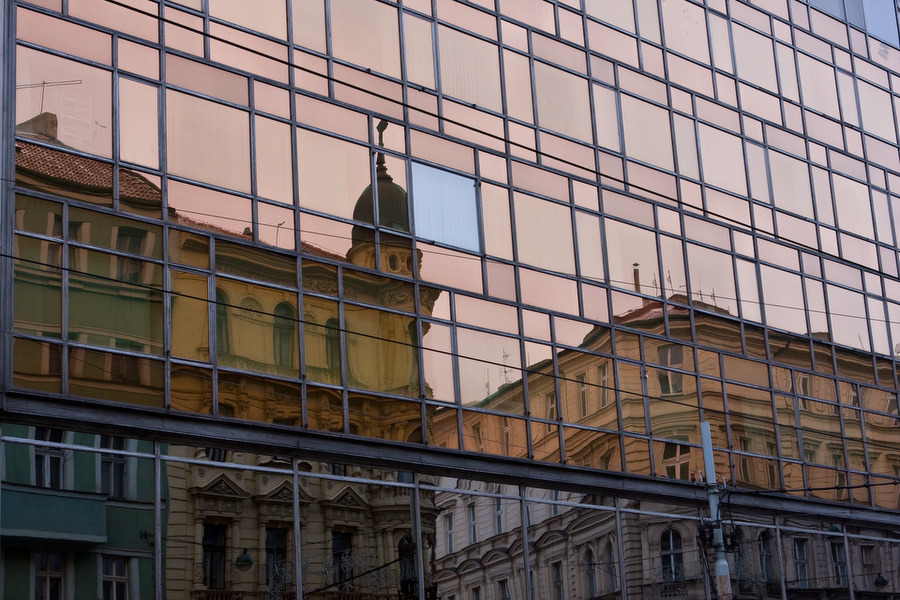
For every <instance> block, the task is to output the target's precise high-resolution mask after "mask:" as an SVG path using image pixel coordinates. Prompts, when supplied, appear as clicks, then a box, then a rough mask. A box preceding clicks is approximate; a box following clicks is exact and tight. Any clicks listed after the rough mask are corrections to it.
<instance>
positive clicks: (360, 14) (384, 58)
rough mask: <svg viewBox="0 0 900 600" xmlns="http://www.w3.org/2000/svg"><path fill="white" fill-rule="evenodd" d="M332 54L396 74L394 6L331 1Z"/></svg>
mask: <svg viewBox="0 0 900 600" xmlns="http://www.w3.org/2000/svg"><path fill="white" fill-rule="evenodd" d="M331 43H332V50H333V52H334V56H335V57H336V58H340V59H342V60H346V61H348V62H351V63H353V64H356V65H360V66H361V67H367V68H370V69H372V70H373V71H377V72H379V73H384V74H385V75H390V76H391V77H400V26H399V24H398V22H397V9H396V8H394V7H392V6H388V5H387V4H382V3H380V2H352V1H349V0H339V1H338V2H332V3H331Z"/></svg>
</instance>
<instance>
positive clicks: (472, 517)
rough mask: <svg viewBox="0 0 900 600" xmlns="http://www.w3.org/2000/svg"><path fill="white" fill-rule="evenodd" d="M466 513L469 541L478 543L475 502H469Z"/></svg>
mask: <svg viewBox="0 0 900 600" xmlns="http://www.w3.org/2000/svg"><path fill="white" fill-rule="evenodd" d="M466 514H467V515H468V521H469V543H470V544H477V543H478V516H477V513H476V512H475V503H474V502H473V503H472V504H469V505H468V506H467V507H466Z"/></svg>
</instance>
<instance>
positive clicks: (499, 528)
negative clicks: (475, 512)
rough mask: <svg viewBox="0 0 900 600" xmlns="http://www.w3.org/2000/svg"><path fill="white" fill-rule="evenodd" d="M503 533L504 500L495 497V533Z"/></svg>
mask: <svg viewBox="0 0 900 600" xmlns="http://www.w3.org/2000/svg"><path fill="white" fill-rule="evenodd" d="M500 533H503V500H502V499H501V498H494V535H497V534H500Z"/></svg>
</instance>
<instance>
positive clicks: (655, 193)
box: [7, 0, 893, 428]
mask: <svg viewBox="0 0 900 600" xmlns="http://www.w3.org/2000/svg"><path fill="white" fill-rule="evenodd" d="M108 1H109V2H110V3H111V4H114V5H118V6H120V7H122V8H126V9H128V10H132V11H135V12H139V13H141V14H144V15H147V16H151V17H153V18H155V19H159V20H160V21H161V22H164V23H166V24H170V25H173V26H176V27H181V28H184V29H187V30H189V31H192V32H194V33H197V34H199V35H203V36H204V37H206V38H208V39H211V40H215V41H218V42H222V43H224V44H228V45H232V46H235V47H239V48H241V49H242V50H244V51H247V52H250V53H254V54H258V55H259V56H262V57H264V58H266V59H267V60H272V61H276V62H279V63H281V64H284V65H287V66H290V67H293V68H296V69H298V70H300V71H303V72H306V73H308V74H312V75H315V76H318V77H323V78H325V79H327V80H328V81H329V82H332V83H340V84H341V85H343V86H345V87H348V88H351V89H355V90H356V91H360V92H364V93H366V94H368V95H370V96H373V97H376V98H379V99H381V100H385V101H389V102H392V103H395V104H400V105H401V106H402V107H404V108H407V109H408V110H414V111H419V112H421V113H423V114H426V115H428V116H432V117H435V118H438V119H441V120H442V121H443V122H445V123H449V124H453V125H456V126H458V127H462V128H464V129H467V130H471V131H474V132H477V133H479V134H481V135H486V136H488V137H493V138H494V139H496V140H497V141H501V142H503V143H506V144H509V145H510V146H515V147H520V148H522V149H526V150H528V151H530V152H535V153H536V154H539V155H541V156H544V157H546V158H551V159H553V160H556V161H558V162H560V163H563V164H567V165H569V166H572V167H576V168H578V169H579V170H586V171H592V172H594V173H595V175H597V176H598V177H604V178H606V179H607V180H611V181H615V182H617V183H620V184H622V185H624V186H626V187H627V188H630V189H635V190H640V191H642V192H646V193H648V194H650V195H652V196H657V197H662V198H665V199H667V200H669V201H673V202H676V203H678V204H680V205H682V206H683V207H689V208H696V209H699V210H700V211H701V213H702V214H707V215H712V216H714V217H716V218H720V219H723V220H725V221H728V222H731V223H733V224H735V225H738V226H745V225H746V224H745V223H743V222H741V221H738V220H735V219H733V218H731V217H728V216H727V215H723V214H720V213H716V212H714V211H709V210H704V209H702V208H699V207H694V206H692V205H690V204H686V203H682V202H680V201H679V200H678V199H677V198H671V197H668V196H666V195H665V194H661V193H659V192H658V191H655V190H652V189H649V188H644V187H642V186H639V185H637V184H634V183H629V182H627V181H626V180H621V179H617V178H614V177H610V176H608V175H603V174H601V173H599V172H596V171H594V170H593V169H587V168H585V167H584V166H583V165H580V164H577V163H574V162H571V161H567V160H566V159H563V158H560V157H558V156H554V155H552V154H549V153H546V152H542V151H538V150H536V149H531V148H528V147H527V146H525V145H522V144H518V143H516V142H514V141H512V140H507V139H506V138H504V137H502V136H496V135H493V134H490V133H487V132H484V131H481V130H477V129H476V128H474V127H472V126H471V125H468V124H466V123H463V122H459V121H455V120H452V119H448V118H445V117H441V116H440V114H438V113H430V112H428V111H424V110H422V109H419V108H417V107H415V106H412V105H409V104H406V103H404V102H402V101H397V100H396V99H394V98H390V97H388V96H383V95H379V94H376V93H373V92H372V91H371V90H368V89H366V88H363V87H360V86H356V85H354V84H351V83H348V82H344V81H341V80H339V79H337V78H334V77H331V76H328V75H323V74H321V73H318V72H316V71H314V70H312V69H308V68H306V67H302V66H299V65H295V64H293V63H292V62H291V61H289V60H284V59H279V58H277V57H273V56H271V55H268V54H266V53H264V52H261V51H257V50H254V49H252V48H245V47H242V46H240V45H239V44H237V43H236V42H232V41H231V40H227V39H225V38H222V37H219V36H216V35H214V34H210V33H206V32H204V31H201V30H198V29H194V28H192V27H189V26H186V25H184V24H182V23H178V22H175V21H172V20H170V19H167V18H164V17H160V16H159V15H156V14H153V13H151V12H146V11H142V10H140V9H137V8H135V7H133V6H130V5H127V4H124V3H121V2H117V1H116V0H108ZM410 87H412V88H417V86H415V85H410ZM421 89H423V90H424V89H425V88H421ZM466 143H471V142H466ZM691 212H693V211H689V210H686V214H688V213H691ZM744 231H748V232H750V233H752V232H753V230H752V229H750V230H744ZM323 235H328V234H323ZM774 238H775V236H774V235H773V239H774ZM790 243H792V244H795V245H797V246H799V247H803V248H808V249H811V250H814V251H815V252H816V253H817V254H819V255H823V256H830V257H833V258H837V259H839V260H843V261H845V262H848V263H851V264H858V263H854V262H853V261H852V260H848V259H845V258H843V257H839V256H836V255H833V254H830V253H828V252H823V251H820V250H819V249H817V248H814V247H812V246H809V245H806V244H803V243H802V242H798V241H795V240H790ZM7 258H15V257H8V256H7ZM472 258H473V260H479V259H478V258H475V257H472ZM16 260H25V259H21V258H16ZM858 266H860V267H862V268H864V269H865V268H866V267H865V265H861V264H860V265H858ZM882 275H884V274H883V273H882ZM116 281H117V282H118V283H121V282H119V281H118V280H116ZM156 291H162V290H156ZM164 293H168V294H172V293H173V292H164ZM197 299H199V300H203V301H207V302H209V300H208V299H205V298H197ZM733 300H735V301H739V300H738V299H736V298H735V299H733ZM745 302H746V301H745ZM232 308H237V309H241V310H247V309H246V308H244V307H232ZM785 308H790V309H793V310H798V311H802V310H804V309H803V308H798V307H791V306H787V307H785ZM832 314H835V313H832ZM270 316H273V317H275V318H283V317H279V316H278V315H270ZM846 316H849V317H856V315H846ZM860 318H863V319H864V318H865V317H864V316H863V317H860ZM870 320H872V321H880V320H878V319H870ZM301 322H302V321H301ZM884 322H888V323H890V321H887V320H885V321H884ZM891 324H892V325H893V323H891ZM342 331H345V330H342ZM355 335H365V334H355ZM387 341H389V340H387ZM395 343H396V342H395ZM463 358H465V357H463ZM473 360H478V359H473ZM480 362H486V361H480ZM487 362H489V361H487ZM493 365H494V366H501V367H508V365H505V364H500V363H493ZM523 373H529V374H539V375H542V374H543V373H540V372H531V371H528V370H527V369H523ZM560 379H562V378H560ZM567 381H569V380H567ZM579 383H580V382H579ZM585 383H588V385H592V386H595V387H602V386H597V384H591V383H590V382H585ZM605 389H612V390H614V389H615V388H611V387H607V388H605ZM653 399H655V400H660V401H665V402H672V400H671V399H667V398H653ZM691 407H692V408H696V407H695V406H692V405H691ZM704 410H711V409H706V408H704ZM745 418H746V417H745ZM769 424H772V422H769ZM779 426H780V427H785V426H784V425H780V424H779ZM795 428H797V427H795Z"/></svg>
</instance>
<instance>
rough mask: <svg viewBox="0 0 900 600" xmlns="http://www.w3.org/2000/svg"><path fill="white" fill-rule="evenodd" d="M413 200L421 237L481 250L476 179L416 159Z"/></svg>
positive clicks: (413, 166)
mask: <svg viewBox="0 0 900 600" xmlns="http://www.w3.org/2000/svg"><path fill="white" fill-rule="evenodd" d="M412 199H413V213H414V215H415V226H416V231H415V234H416V235H417V236H418V237H422V238H425V239H427V240H433V241H435V242H439V243H442V244H449V245H451V246H457V247H459V248H465V249H466V250H474V251H476V252H477V251H478V250H480V249H481V242H480V238H479V234H478V207H477V204H476V199H475V180H474V179H470V178H469V177H463V176H462V175H456V174H455V173H450V172H448V171H443V170H441V169H435V168H434V167H429V166H426V165H422V164H419V163H415V162H414V163H413V164H412Z"/></svg>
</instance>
